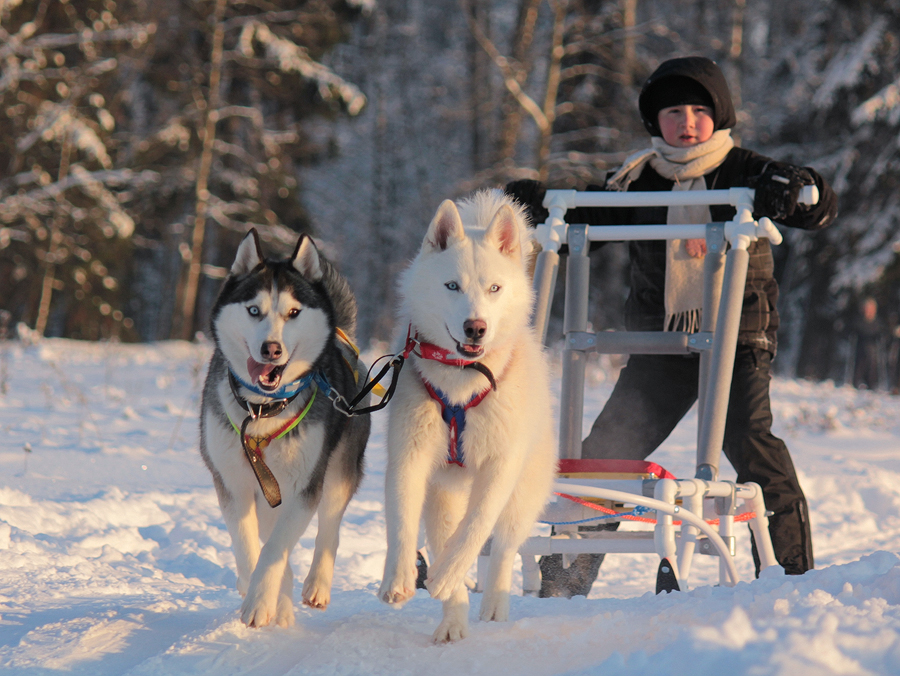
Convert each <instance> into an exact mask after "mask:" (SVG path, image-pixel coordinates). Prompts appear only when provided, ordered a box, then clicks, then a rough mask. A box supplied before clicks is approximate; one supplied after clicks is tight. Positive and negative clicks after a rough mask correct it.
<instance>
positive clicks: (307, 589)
mask: <svg viewBox="0 0 900 676" xmlns="http://www.w3.org/2000/svg"><path fill="white" fill-rule="evenodd" d="M343 461H344V459H343V457H342V454H340V453H335V454H334V455H333V456H332V457H331V461H330V464H332V465H333V464H336V463H340V462H343ZM352 496H353V486H352V485H351V483H350V482H349V481H348V480H347V479H346V477H344V476H343V475H342V473H341V472H340V470H339V469H338V468H331V467H330V468H329V470H328V472H327V473H326V474H325V484H324V486H323V488H322V499H321V501H320V502H319V532H318V533H316V550H315V553H314V554H313V560H312V565H310V567H309V573H308V574H307V576H306V581H305V582H304V583H303V604H304V605H307V606H309V607H311V608H319V609H321V610H325V608H327V607H328V604H329V603H330V601H331V582H332V578H333V577H334V560H335V557H336V555H337V548H338V541H339V536H340V529H341V519H342V518H343V517H344V511H345V510H346V509H347V505H348V504H349V502H350V498H351V497H352Z"/></svg>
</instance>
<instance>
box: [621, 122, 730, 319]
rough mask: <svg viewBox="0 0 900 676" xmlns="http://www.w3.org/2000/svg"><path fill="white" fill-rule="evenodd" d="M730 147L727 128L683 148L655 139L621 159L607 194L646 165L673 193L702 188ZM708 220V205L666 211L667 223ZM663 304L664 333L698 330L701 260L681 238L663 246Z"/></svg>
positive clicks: (709, 218)
mask: <svg viewBox="0 0 900 676" xmlns="http://www.w3.org/2000/svg"><path fill="white" fill-rule="evenodd" d="M733 147H734V140H733V139H732V138H731V130H730V129H720V130H719V131H717V132H714V133H713V135H712V137H711V138H710V139H709V140H708V141H705V142H703V143H698V144H697V145H694V146H688V147H687V148H675V147H674V146H670V145H669V144H668V143H666V142H665V141H664V140H663V139H661V138H659V137H656V136H655V137H653V146H652V147H651V148H647V149H646V150H641V151H638V152H636V153H634V154H633V155H630V156H629V157H628V158H626V160H625V162H624V164H623V165H622V167H621V168H620V169H619V170H618V171H617V172H616V173H615V174H614V175H613V176H612V178H610V179H609V180H608V181H607V182H606V186H607V188H609V189H611V190H618V191H625V190H628V186H629V185H630V184H631V182H632V181H634V180H635V179H636V178H637V177H638V176H640V175H641V172H642V171H643V170H644V165H646V164H647V163H648V162H649V163H650V166H651V167H653V168H654V169H655V170H656V172H657V173H658V174H659V175H660V176H662V177H663V178H667V179H669V180H671V181H675V185H673V186H672V190H706V180H705V179H704V178H703V177H704V176H705V175H706V174H707V173H709V172H710V171H712V170H713V169H715V168H716V167H718V166H719V165H720V164H722V162H724V161H725V157H726V156H727V155H728V153H729V152H730V151H731V149H732V148H733ZM711 218H712V217H711V216H710V213H709V207H707V206H674V207H669V209H668V216H667V218H666V223H668V224H669V225H683V224H687V223H708V222H709V221H710V220H711ZM665 305H666V318H665V324H664V326H663V330H664V331H687V332H689V333H694V332H696V331H699V330H700V312H701V309H702V308H703V259H702V258H692V257H691V256H689V255H688V253H687V250H686V249H685V241H684V240H681V239H670V240H668V243H667V245H666V290H665Z"/></svg>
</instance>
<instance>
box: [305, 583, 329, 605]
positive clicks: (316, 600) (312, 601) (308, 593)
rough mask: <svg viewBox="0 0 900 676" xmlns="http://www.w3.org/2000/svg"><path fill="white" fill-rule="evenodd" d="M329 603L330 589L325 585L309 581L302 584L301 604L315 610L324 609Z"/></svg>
mask: <svg viewBox="0 0 900 676" xmlns="http://www.w3.org/2000/svg"><path fill="white" fill-rule="evenodd" d="M329 603H331V589H330V588H329V587H327V586H324V585H320V584H315V583H309V582H307V583H306V584H304V585H303V605H304V606H309V607H310V608H316V609H317V610H325V609H326V608H327V607H328V604H329Z"/></svg>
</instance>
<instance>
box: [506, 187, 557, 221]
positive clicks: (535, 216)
mask: <svg viewBox="0 0 900 676" xmlns="http://www.w3.org/2000/svg"><path fill="white" fill-rule="evenodd" d="M504 192H505V193H506V194H507V195H509V196H510V197H512V198H513V199H514V200H516V201H517V202H518V203H519V204H521V205H522V206H523V207H525V211H526V213H527V214H528V216H529V217H530V218H531V224H532V225H540V224H541V223H545V222H546V221H547V219H548V218H549V217H550V212H549V211H547V210H546V209H545V208H544V204H543V203H544V195H546V194H547V189H546V188H545V187H544V184H543V183H541V182H540V181H532V180H531V179H527V178H526V179H522V180H519V181H512V182H511V183H507V184H506V188H505V190H504Z"/></svg>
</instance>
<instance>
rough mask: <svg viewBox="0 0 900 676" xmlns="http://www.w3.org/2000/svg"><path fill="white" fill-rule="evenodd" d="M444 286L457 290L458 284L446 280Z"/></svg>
mask: <svg viewBox="0 0 900 676" xmlns="http://www.w3.org/2000/svg"><path fill="white" fill-rule="evenodd" d="M444 286H446V287H447V288H448V289H450V290H451V291H459V284H457V283H456V282H447V283H446V284H444Z"/></svg>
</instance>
